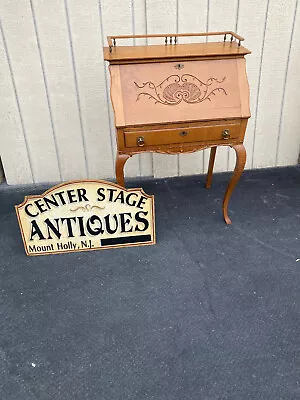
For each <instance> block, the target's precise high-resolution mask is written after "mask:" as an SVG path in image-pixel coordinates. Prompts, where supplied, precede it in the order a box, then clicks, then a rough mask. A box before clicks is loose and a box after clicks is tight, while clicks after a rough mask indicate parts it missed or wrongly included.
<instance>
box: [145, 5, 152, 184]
mask: <svg viewBox="0 0 300 400" xmlns="http://www.w3.org/2000/svg"><path fill="white" fill-rule="evenodd" d="M145 33H146V35H148V19H147V0H145ZM146 44H147V45H148V39H147V38H146ZM150 157H151V168H152V176H153V177H154V159H153V153H150Z"/></svg>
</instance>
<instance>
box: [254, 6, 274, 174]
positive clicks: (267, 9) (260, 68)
mask: <svg viewBox="0 0 300 400" xmlns="http://www.w3.org/2000/svg"><path fill="white" fill-rule="evenodd" d="M269 4H270V0H268V2H267V7H266V14H265V15H266V17H265V25H264V35H263V41H262V46H261V57H260V65H259V76H258V83H257V96H256V109H255V119H254V130H253V145H252V163H251V168H253V164H254V150H255V140H256V127H257V116H258V104H259V94H260V82H261V71H262V65H263V58H264V47H265V40H266V31H267V22H268V13H269Z"/></svg>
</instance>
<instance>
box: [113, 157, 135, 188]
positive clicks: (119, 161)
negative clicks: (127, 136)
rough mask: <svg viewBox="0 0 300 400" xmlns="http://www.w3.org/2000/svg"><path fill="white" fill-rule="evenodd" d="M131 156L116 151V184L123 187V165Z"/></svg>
mask: <svg viewBox="0 0 300 400" xmlns="http://www.w3.org/2000/svg"><path fill="white" fill-rule="evenodd" d="M129 157H131V156H130V155H128V154H119V153H117V157H116V179H117V184H118V185H120V186H123V187H125V181H124V165H125V163H126V161H127V160H128V158H129Z"/></svg>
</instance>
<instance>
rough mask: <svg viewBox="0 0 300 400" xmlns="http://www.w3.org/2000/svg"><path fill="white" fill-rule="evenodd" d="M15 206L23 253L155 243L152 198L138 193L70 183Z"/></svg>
mask: <svg viewBox="0 0 300 400" xmlns="http://www.w3.org/2000/svg"><path fill="white" fill-rule="evenodd" d="M15 208H16V212H17V216H18V220H19V225H20V229H21V233H22V237H23V242H24V247H25V251H26V253H27V255H37V254H49V253H66V252H71V251H83V250H98V249H105V248H111V247H121V246H137V245H146V244H147V245H148V244H154V243H155V224H154V197H153V196H149V195H147V194H146V193H144V192H143V190H142V189H124V188H123V187H121V186H119V185H116V184H114V183H111V182H106V181H100V180H95V181H92V180H88V181H73V182H67V183H63V184H61V185H58V186H54V187H53V188H51V189H49V190H47V191H46V192H45V193H43V194H42V195H40V196H26V197H25V200H24V201H23V203H22V204H19V205H18V206H15Z"/></svg>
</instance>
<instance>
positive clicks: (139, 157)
mask: <svg viewBox="0 0 300 400" xmlns="http://www.w3.org/2000/svg"><path fill="white" fill-rule="evenodd" d="M131 25H132V27H131V30H132V34H133V35H135V16H134V0H131ZM133 45H134V46H136V39H135V38H133ZM137 157H138V162H139V176H142V157H141V154H138V156H137Z"/></svg>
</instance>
